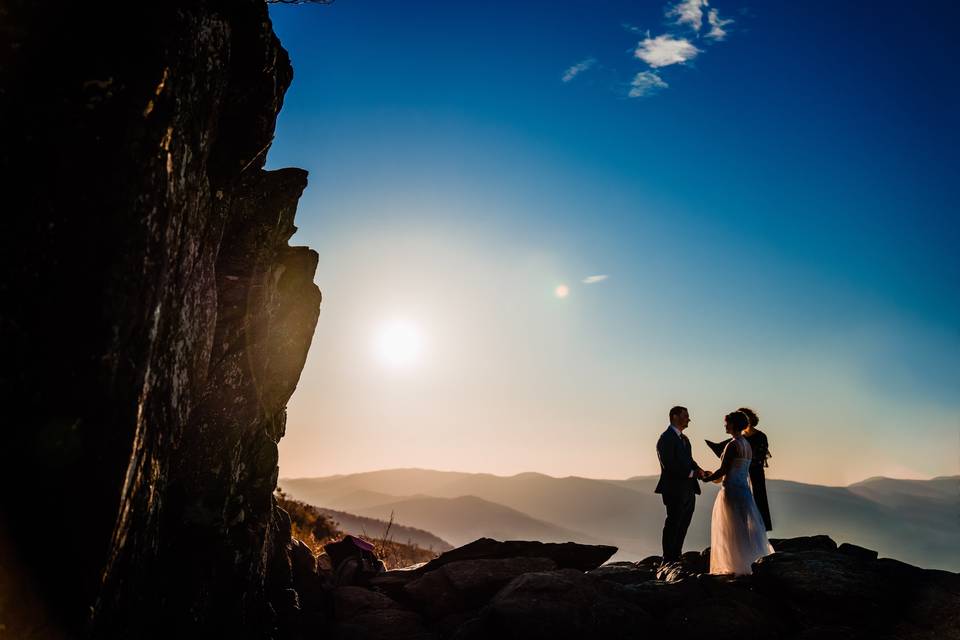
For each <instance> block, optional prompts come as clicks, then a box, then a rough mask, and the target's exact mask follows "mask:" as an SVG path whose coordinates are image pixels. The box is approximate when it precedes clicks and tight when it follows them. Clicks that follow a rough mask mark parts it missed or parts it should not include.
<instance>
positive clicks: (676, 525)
mask: <svg viewBox="0 0 960 640" xmlns="http://www.w3.org/2000/svg"><path fill="white" fill-rule="evenodd" d="M661 497H662V498H663V504H664V505H665V506H666V507H667V519H666V520H665V521H664V523H663V561H664V562H672V561H674V560H679V559H680V554H681V553H682V552H683V539H684V538H686V537H687V529H688V528H689V527H690V520H692V519H693V509H694V507H695V506H696V503H697V496H696V494H695V493H694V492H693V491H680V492H678V493H664V494H662V495H661Z"/></svg>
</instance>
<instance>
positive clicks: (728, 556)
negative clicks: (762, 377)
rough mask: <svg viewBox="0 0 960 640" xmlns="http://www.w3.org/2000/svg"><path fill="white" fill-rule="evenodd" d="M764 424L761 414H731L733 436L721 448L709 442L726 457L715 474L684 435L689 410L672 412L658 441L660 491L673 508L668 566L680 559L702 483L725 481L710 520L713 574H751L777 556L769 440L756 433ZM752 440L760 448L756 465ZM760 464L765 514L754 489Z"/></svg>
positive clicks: (666, 531) (666, 534)
mask: <svg viewBox="0 0 960 640" xmlns="http://www.w3.org/2000/svg"><path fill="white" fill-rule="evenodd" d="M750 416H752V417H753V419H751V417H750ZM758 423H759V420H757V416H756V413H755V412H753V411H752V410H750V409H740V410H738V411H734V412H733V413H729V414H727V415H726V417H725V418H724V426H725V430H726V432H727V433H728V434H729V435H730V436H731V437H730V439H729V440H727V441H726V442H725V443H721V444H715V443H711V442H709V441H708V444H709V445H710V446H711V448H714V450H715V451H716V452H717V453H719V455H720V468H719V469H717V470H716V471H714V472H712V473H710V472H707V471H704V470H703V469H702V468H701V467H700V465H698V464H697V463H696V461H694V459H693V449H692V447H691V446H690V440H689V438H687V436H685V435H684V434H683V431H684V430H685V429H686V428H687V426H688V425H689V424H690V413H689V411H687V409H686V407H679V406H678V407H673V408H672V409H671V410H670V426H668V427H667V429H666V431H664V432H663V434H661V436H660V439H659V440H658V441H657V457H658V458H659V459H660V481H659V482H658V483H657V488H656V492H657V493H659V494H661V497H662V498H663V504H664V505H665V506H666V508H667V519H666V521H665V522H664V525H663V561H664V562H673V561H676V560H679V559H680V555H681V553H682V552H683V540H684V538H685V537H686V535H687V529H688V528H689V526H690V520H691V519H692V518H693V511H694V508H695V507H696V496H697V494H699V493H700V485H699V483H700V482H720V483H722V487H721V489H720V492H719V493H718V494H717V499H716V502H715V503H714V505H713V516H712V518H711V522H710V573H734V574H749V573H750V572H751V568H750V566H751V565H752V564H753V563H754V562H755V561H756V560H757V559H758V558H760V557H762V556H765V555H767V554H769V553H772V552H773V548H772V547H771V546H770V543H769V541H768V540H767V531H768V530H770V529H771V526H770V524H771V523H770V512H769V508H768V506H767V501H766V487H765V482H764V478H763V466H765V464H766V458H767V457H769V447H768V445H767V439H766V436H765V435H764V434H763V433H762V432H760V431H759V430H757V429H756V425H757V424H758ZM748 437H750V438H752V439H753V440H754V442H756V444H757V449H758V451H757V456H756V457H757V460H756V463H755V462H754V451H753V446H752V444H751V442H750V440H748ZM720 447H722V451H720V450H719V448H720ZM761 449H762V451H761ZM754 466H755V467H757V468H759V475H757V476H754V477H753V482H754V485H755V489H756V485H763V487H764V488H763V489H762V490H761V491H760V492H758V493H761V494H762V496H763V506H764V511H765V515H761V510H760V508H758V506H757V501H756V500H755V499H754V491H751V488H750V484H751V468H752V467H754Z"/></svg>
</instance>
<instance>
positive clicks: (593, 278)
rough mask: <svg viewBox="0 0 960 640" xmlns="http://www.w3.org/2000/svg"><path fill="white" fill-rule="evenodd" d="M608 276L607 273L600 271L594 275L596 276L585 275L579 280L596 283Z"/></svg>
mask: <svg viewBox="0 0 960 640" xmlns="http://www.w3.org/2000/svg"><path fill="white" fill-rule="evenodd" d="M609 277H610V276H608V275H607V274H605V273H602V274H600V275H596V276H587V277H586V278H584V279H583V280H581V282H583V284H594V283H597V282H603V281H604V280H606V279H607V278H609Z"/></svg>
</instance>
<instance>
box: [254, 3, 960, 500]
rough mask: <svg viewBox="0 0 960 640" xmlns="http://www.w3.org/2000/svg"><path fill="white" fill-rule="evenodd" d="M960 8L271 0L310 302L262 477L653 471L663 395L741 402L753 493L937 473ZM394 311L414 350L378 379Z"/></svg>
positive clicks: (959, 415)
mask: <svg viewBox="0 0 960 640" xmlns="http://www.w3.org/2000/svg"><path fill="white" fill-rule="evenodd" d="M711 12H716V13H713V14H711ZM958 13H960V9H957V8H955V7H954V6H952V5H951V4H949V3H932V2H931V3H915V4H912V5H909V6H907V5H904V4H903V3H896V4H895V3H883V2H879V3H871V4H869V5H864V4H862V3H836V2H802V3H801V2H793V3H787V2H764V3H759V4H746V3H740V2H732V1H731V2H726V1H724V2H723V3H719V2H712V3H711V4H709V5H703V4H702V3H698V2H696V1H695V0H690V1H687V2H683V3H667V4H664V3H658V2H657V3H653V2H632V3H630V2H591V3H572V2H571V3H546V2H543V3H540V2H524V3H508V2H489V3H484V4H483V5H474V4H464V3H449V2H443V3H441V2H404V3H396V2H374V1H360V0H337V2H336V3H334V4H333V5H330V6H316V5H300V6H277V5H273V6H271V16H272V18H273V20H274V26H275V29H276V31H277V33H278V35H279V36H280V39H281V41H282V42H283V44H284V46H285V47H286V48H287V50H288V51H289V52H290V55H291V59H292V61H293V65H294V82H293V85H292V87H291V88H290V90H289V92H288V93H287V97H286V102H285V105H284V108H283V111H282V112H281V115H280V119H279V122H278V127H277V135H276V141H275V143H274V145H273V148H272V149H271V151H270V155H269V161H268V165H269V167H281V166H299V167H303V168H305V169H307V170H309V171H310V186H309V187H308V189H307V192H306V193H305V194H304V197H303V199H302V200H301V204H300V209H299V214H298V217H297V224H298V226H299V227H300V231H299V232H298V233H297V235H296V236H295V238H294V241H295V242H296V243H300V244H306V245H309V246H311V247H313V248H315V249H316V250H317V251H318V252H319V253H320V266H319V269H318V273H317V277H316V281H317V283H318V284H319V285H320V287H321V289H322V290H323V292H324V295H325V300H324V305H323V310H322V312H321V318H320V323H319V325H318V330H317V334H316V337H315V339H314V345H313V348H312V350H311V354H310V358H309V360H308V363H307V367H306V369H305V371H304V376H303V380H302V383H301V385H300V388H299V390H298V391H297V394H296V395H295V396H294V399H293V400H292V401H291V405H290V426H289V428H288V435H287V437H286V438H285V439H284V441H283V442H282V443H281V467H282V469H281V473H283V474H284V475H288V476H293V475H324V474H327V473H336V472H350V471H360V470H366V469H370V468H380V467H395V466H425V467H434V468H456V469H463V470H476V471H491V472H497V473H513V472H520V471H527V470H534V471H543V472H547V473H552V474H554V475H567V474H580V475H593V476H606V477H614V476H620V477H622V476H628V475H634V474H642V473H652V472H653V471H654V470H655V465H656V462H655V457H653V456H651V454H650V452H649V451H648V449H650V448H651V447H649V446H647V445H648V444H649V442H648V441H652V440H651V437H653V438H655V435H651V434H655V433H656V432H657V431H658V430H660V429H662V428H663V424H662V423H663V422H664V419H663V416H662V414H663V413H664V412H665V410H666V408H668V407H669V406H670V405H671V404H675V403H683V404H687V405H688V406H690V408H691V412H692V414H693V416H694V427H693V429H696V430H699V431H700V433H699V435H702V436H703V437H712V438H713V439H719V437H720V436H722V429H721V428H720V427H719V426H718V423H719V420H720V417H721V416H722V415H723V413H725V412H726V411H729V410H731V409H733V408H736V406H739V405H740V404H744V403H746V404H756V405H758V406H757V408H758V409H759V411H760V413H761V415H762V416H766V419H765V420H764V422H763V423H762V424H761V427H764V426H766V427H767V430H768V433H769V434H770V437H771V441H772V442H773V445H774V446H773V447H772V448H773V449H774V452H775V455H776V453H777V449H778V446H777V445H778V444H779V449H780V450H781V451H782V455H781V456H778V458H777V462H778V465H775V467H774V469H773V472H774V473H773V475H778V476H779V477H790V478H793V479H798V480H804V479H807V480H811V481H819V482H829V483H836V484H840V483H845V482H848V481H853V480H857V479H860V478H863V477H866V476H869V475H878V474H886V475H900V476H906V477H930V476H933V475H944V474H952V473H957V472H958V465H960V400H958V397H957V393H956V392H957V386H958V381H960V330H958V328H960V302H958V295H957V294H958V289H960V261H958V260H957V259H956V257H955V256H954V255H953V254H954V253H955V249H954V247H955V246H956V245H957V244H958V240H960V222H958V220H957V215H956V210H957V207H956V200H957V198H956V185H957V184H958V178H960V176H958V163H957V162H956V161H955V159H954V158H955V155H956V154H955V149H957V147H958V139H957V138H958V133H957V126H956V122H955V119H956V114H957V113H960V109H958V107H960V99H958V98H960V96H958V91H960V89H958V86H957V82H956V80H955V77H956V73H955V72H954V70H953V64H954V60H955V59H956V58H957V55H956V54H957V53H958V51H957V49H958V45H957V39H956V38H955V37H954V36H953V33H952V31H953V27H952V25H955V24H956V18H957V17H958V15H957V14H958ZM698 26H699V28H697V27H698ZM715 26H716V27H719V28H720V29H722V30H723V31H724V32H725V34H722V36H721V34H719V33H718V32H717V31H716V30H715V29H714V27H715ZM639 94H642V95H639ZM591 275H606V276H608V277H607V278H606V279H604V280H602V281H598V282H595V283H592V284H584V283H583V282H582V280H583V279H584V278H586V277H588V276H591ZM561 283H562V284H565V285H567V286H568V287H569V291H570V293H569V295H568V296H567V297H565V298H557V297H556V296H555V295H554V288H555V287H556V286H557V285H559V284H561ZM397 318H400V319H401V320H402V321H403V322H405V323H406V326H408V327H412V328H411V329H410V331H411V332H413V333H415V334H416V340H417V342H418V344H419V345H420V347H422V349H421V350H422V354H420V355H418V356H417V359H416V360H417V361H416V362H415V363H411V364H410V366H408V367H405V368H403V371H396V370H385V369H384V367H383V366H380V365H382V364H383V363H382V362H378V361H377V360H376V358H375V357H371V352H370V349H369V348H368V347H369V345H370V344H371V343H375V342H376V340H377V336H378V335H379V333H378V332H380V331H381V329H382V326H384V324H385V323H386V324H389V323H390V322H393V321H394V320H395V319H397ZM344 429H347V430H349V431H350V432H352V433H354V434H356V445H346V447H344V446H343V445H340V444H338V452H337V455H336V456H334V455H333V454H332V452H327V451H326V450H325V445H324V442H325V441H326V439H327V438H329V437H330V435H331V434H332V433H338V432H341V431H342V430H344ZM918 430H923V432H924V433H925V434H927V435H926V436H925V437H924V442H923V443H922V444H918V445H911V450H910V451H909V452H907V453H904V452H903V450H902V446H903V438H904V436H905V435H911V436H912V435H913V434H916V433H917V432H918ZM691 433H692V434H693V435H698V434H697V433H696V432H695V431H692V432H691ZM397 434H401V435H397ZM387 439H390V440H391V441H392V442H393V446H392V447H388V448H385V449H376V451H377V453H375V454H374V453H371V448H370V447H369V443H371V442H382V441H384V440H387ZM824 444H829V445H830V446H831V447H832V448H837V449H844V450H846V451H849V450H850V449H849V448H850V447H854V448H855V450H857V451H858V452H859V453H858V454H857V459H856V460H855V461H850V460H844V461H842V462H841V461H840V460H839V459H838V460H837V461H835V462H829V461H827V462H825V463H824V464H823V465H818V467H817V468H816V469H812V468H811V466H810V464H809V460H810V456H811V455H812V451H813V450H814V449H812V448H811V447H814V448H817V449H821V448H822V447H823V445H824ZM352 447H353V448H352ZM354 449H355V450H354ZM705 451H706V449H705V448H703V453H701V456H703V457H705V456H706V454H705Z"/></svg>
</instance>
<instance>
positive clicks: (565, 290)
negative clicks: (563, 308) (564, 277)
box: [553, 284, 570, 298]
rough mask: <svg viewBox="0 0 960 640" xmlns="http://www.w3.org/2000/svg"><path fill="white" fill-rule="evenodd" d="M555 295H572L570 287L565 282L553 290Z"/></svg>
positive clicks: (564, 296)
mask: <svg viewBox="0 0 960 640" xmlns="http://www.w3.org/2000/svg"><path fill="white" fill-rule="evenodd" d="M553 295H555V296H557V297H558V298H566V297H567V296H568V295H570V287H568V286H567V285H565V284H558V285H557V286H556V288H555V289H554V290H553Z"/></svg>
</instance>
